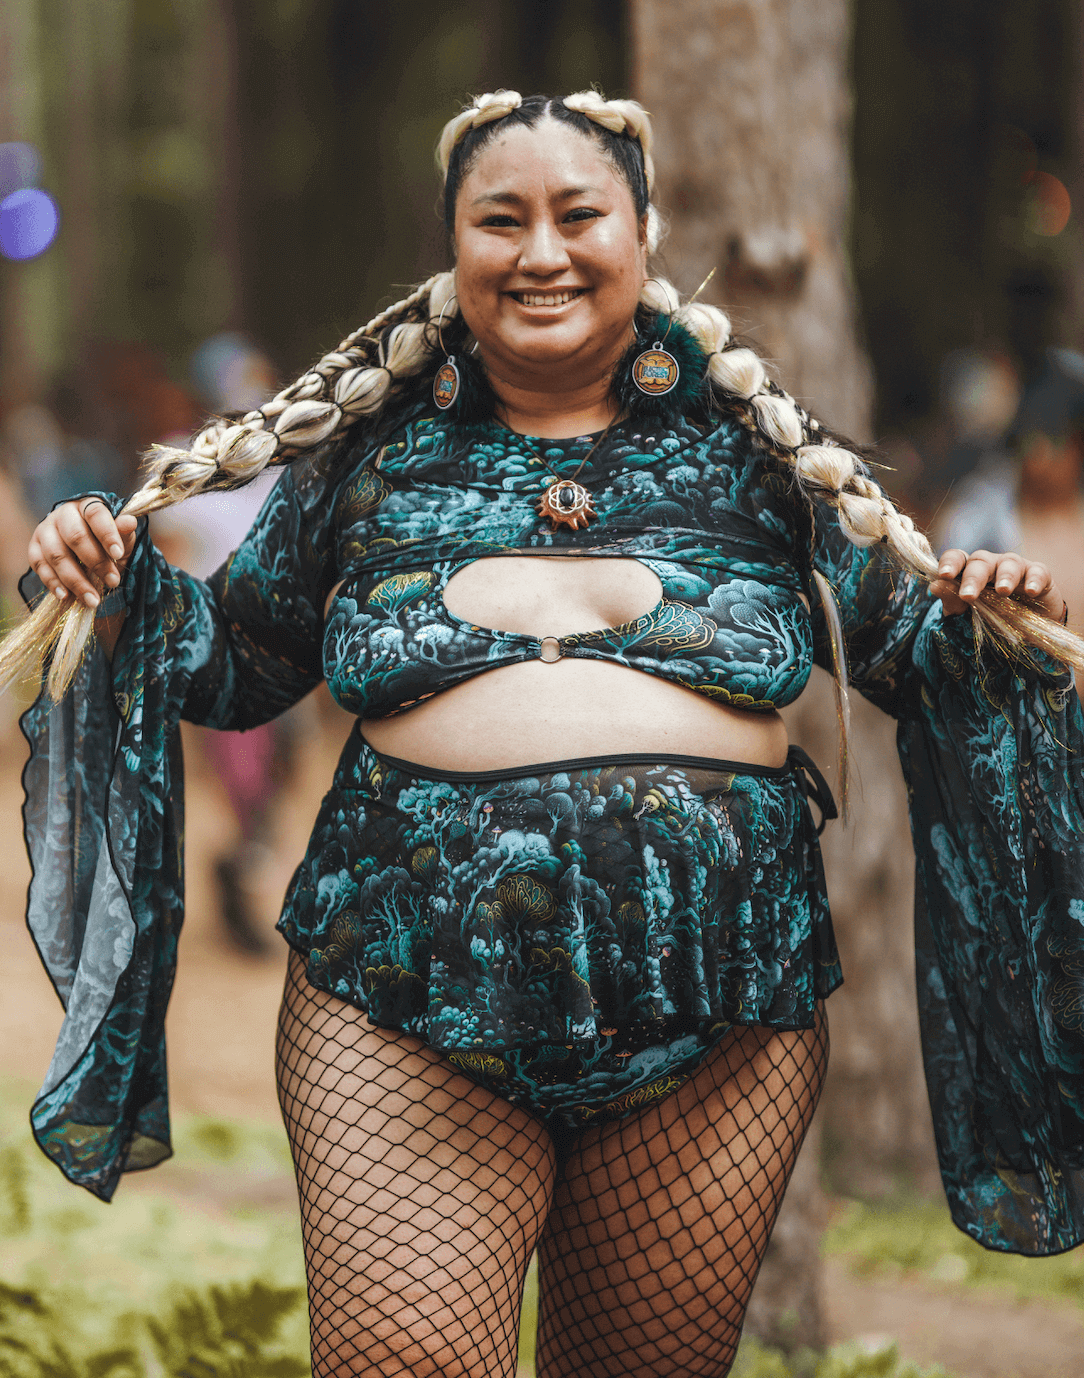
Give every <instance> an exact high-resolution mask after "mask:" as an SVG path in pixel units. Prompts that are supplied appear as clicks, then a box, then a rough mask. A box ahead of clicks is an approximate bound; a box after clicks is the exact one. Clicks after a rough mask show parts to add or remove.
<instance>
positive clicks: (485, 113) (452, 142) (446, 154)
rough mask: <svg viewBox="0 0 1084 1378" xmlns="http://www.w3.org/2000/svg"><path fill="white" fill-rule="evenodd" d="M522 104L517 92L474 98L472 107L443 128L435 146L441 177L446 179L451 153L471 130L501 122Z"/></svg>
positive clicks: (495, 92)
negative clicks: (496, 121)
mask: <svg viewBox="0 0 1084 1378" xmlns="http://www.w3.org/2000/svg"><path fill="white" fill-rule="evenodd" d="M522 104H523V97H522V96H521V95H520V93H519V92H518V91H487V92H486V93H485V95H483V96H475V98H474V104H473V105H471V106H470V107H469V108H468V109H466V110H464V111H463V113H462V114H460V115H457V116H456V117H455V119H454V120H449V121H448V123H447V124H446V125H445V126H444V132H443V133H442V134H441V136H440V143H438V144H437V167H438V168H439V169H440V174H441V176H442V177H447V175H448V163H449V162H450V160H451V156H452V151H453V150H454V148H455V146H456V144H458V143H459V142H460V141H461V140H462V139H464V138H466V136H467V134H469V133H470V131H471V130H472V129H478V128H479V127H480V126H481V125H483V124H490V123H491V122H492V121H493V120H503V119H504V117H505V115H510V114H511V113H512V111H513V110H518V109H519V107H520V106H521V105H522Z"/></svg>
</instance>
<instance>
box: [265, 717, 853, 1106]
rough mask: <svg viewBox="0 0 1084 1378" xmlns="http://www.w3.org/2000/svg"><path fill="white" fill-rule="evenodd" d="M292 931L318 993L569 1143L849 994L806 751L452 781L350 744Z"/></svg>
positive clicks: (544, 769) (299, 880)
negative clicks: (741, 1046) (749, 1037)
mask: <svg viewBox="0 0 1084 1378" xmlns="http://www.w3.org/2000/svg"><path fill="white" fill-rule="evenodd" d="M351 746H352V747H353V750H351V749H350V747H348V749H347V751H346V752H345V753H344V755H343V759H342V761H341V762H340V766H339V770H338V773H337V775H336V778H335V781H334V783H333V786H332V789H331V790H330V792H329V793H328V795H327V797H326V798H325V800H324V803H323V805H322V807H321V810H320V814H319V816H318V819H317V823H316V827H315V830H314V833H313V837H312V841H311V842H310V845H309V849H308V852H307V853H306V856H305V858H304V860H303V861H302V863H301V865H300V867H299V868H298V870H297V872H296V874H295V876H294V879H293V882H292V884H291V887H290V890H289V893H288V895H287V900H286V905H285V908H284V912H283V916H282V919H281V920H280V923H279V927H280V929H281V930H282V932H283V933H284V934H285V936H286V938H287V940H288V941H289V942H290V943H291V945H292V946H293V947H294V948H296V949H297V950H298V952H300V953H301V954H302V955H303V956H304V958H305V959H306V975H307V978H308V980H309V982H310V983H311V984H312V985H314V986H316V987H317V988H318V989H320V990H324V991H326V992H328V993H329V994H333V995H337V996H339V997H340V998H341V999H343V1000H346V1001H348V1002H350V1003H352V1004H354V1005H356V1006H358V1007H359V1008H360V1009H362V1010H364V1011H365V1012H366V1013H367V1014H368V1016H369V1018H370V1020H371V1021H372V1022H373V1023H375V1024H377V1025H379V1026H382V1027H385V1028H393V1029H400V1030H403V1031H404V1032H408V1033H413V1034H417V1035H420V1036H421V1037H423V1038H424V1039H426V1041H427V1042H428V1043H429V1044H430V1045H431V1046H433V1047H434V1048H436V1049H438V1050H440V1051H441V1052H442V1053H443V1054H444V1055H445V1056H446V1057H447V1058H448V1059H449V1060H450V1061H451V1062H452V1063H454V1064H455V1065H456V1066H457V1067H459V1068H460V1069H461V1070H462V1071H464V1072H466V1073H467V1074H469V1075H470V1076H471V1077H472V1078H474V1079H475V1080H476V1081H478V1082H480V1083H482V1084H484V1085H485V1086H487V1087H489V1088H490V1089H491V1090H493V1091H495V1092H497V1093H498V1094H500V1095H501V1096H502V1097H504V1098H505V1099H507V1100H509V1101H512V1102H514V1103H517V1104H520V1105H523V1106H524V1107H525V1108H527V1109H529V1110H531V1111H532V1112H533V1113H535V1114H537V1115H539V1116H540V1117H541V1118H543V1119H544V1120H546V1121H547V1122H549V1123H550V1124H551V1125H552V1126H553V1127H554V1128H557V1127H559V1126H560V1127H562V1128H563V1129H565V1130H568V1129H572V1128H573V1127H576V1126H581V1125H584V1124H587V1123H590V1122H592V1121H595V1120H598V1119H612V1118H619V1117H621V1116H623V1115H624V1114H627V1113H629V1112H630V1111H632V1110H635V1109H637V1108H638V1107H640V1106H644V1105H646V1104H648V1103H650V1102H651V1101H653V1100H658V1099H661V1098H662V1097H663V1096H665V1095H667V1094H668V1093H669V1092H670V1091H672V1090H674V1089H675V1088H676V1087H677V1086H679V1085H680V1084H681V1083H682V1081H684V1080H685V1079H686V1078H687V1077H688V1075H689V1074H690V1073H691V1072H692V1071H693V1070H694V1069H695V1068H696V1067H697V1065H698V1064H699V1063H700V1062H701V1061H702V1060H703V1058H704V1057H705V1056H706V1054H707V1052H708V1051H709V1050H710V1049H711V1048H713V1047H714V1046H715V1045H716V1044H717V1043H718V1042H719V1041H720V1039H721V1038H722V1037H723V1036H724V1035H725V1034H726V1032H727V1030H728V1029H729V1028H730V1027H731V1026H732V1025H734V1024H757V1025H765V1026H769V1027H771V1028H775V1029H810V1028H812V1027H813V1026H814V1007H815V1003H816V1001H818V1000H820V999H822V998H823V997H824V996H826V995H827V994H829V993H830V992H831V991H832V990H834V989H835V988H836V986H838V985H839V983H840V981H841V980H842V977H841V974H840V970H839V962H838V956H837V953H836V946H835V941H834V937H833V934H832V927H831V919H830V916H829V912H828V905H827V900H826V895H825V887H824V877H823V871H822V869H821V861H820V851H819V846H818V842H817V836H816V829H815V827H814V824H813V819H812V816H811V813H810V810H809V805H808V802H807V796H810V797H813V798H815V799H816V800H817V802H818V804H819V806H820V808H821V811H822V813H827V814H828V815H829V816H831V815H832V814H833V813H834V809H833V807H832V803H831V796H830V794H828V791H827V787H826V786H825V785H824V782H823V780H822V779H821V777H820V776H819V775H818V774H817V772H816V768H815V767H814V766H813V765H812V762H810V761H809V759H808V757H806V756H805V755H804V753H802V752H800V751H799V750H798V749H797V748H793V747H792V748H791V751H790V754H789V756H788V760H787V763H786V765H784V766H780V767H776V768H772V767H766V766H756V765H749V764H743V763H739V762H729V761H713V760H708V759H701V758H697V757H684V756H659V755H656V756H652V757H650V758H645V757H643V756H616V757H608V758H606V759H581V760H570V761H554V762H548V763H546V764H544V765H537V766H528V767H519V768H517V769H515V770H494V771H484V772H452V771H437V770H433V769H429V768H427V767H422V766H419V765H415V764H412V763H409V762H406V761H399V760H395V759H392V758H389V757H383V756H378V755H377V754H376V753H375V752H374V751H373V750H372V749H371V747H369V745H368V744H367V743H366V742H365V741H364V739H363V738H362V737H361V735H360V732H356V733H355V734H354V735H353V737H352V738H351Z"/></svg>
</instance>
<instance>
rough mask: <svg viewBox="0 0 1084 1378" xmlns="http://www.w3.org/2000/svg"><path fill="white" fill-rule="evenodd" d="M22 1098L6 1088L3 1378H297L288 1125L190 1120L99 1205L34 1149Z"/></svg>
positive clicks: (1, 1199) (301, 1348)
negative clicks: (148, 1165)
mask: <svg viewBox="0 0 1084 1378" xmlns="http://www.w3.org/2000/svg"><path fill="white" fill-rule="evenodd" d="M30 1099H31V1094H30V1092H29V1091H28V1090H27V1088H25V1087H13V1086H11V1085H4V1084H3V1083H2V1082H0V1378H304V1375H306V1374H307V1373H308V1371H309V1365H308V1324H307V1308H306V1306H305V1293H304V1267H303V1263H302V1255H301V1239H300V1229H299V1224H298V1218H297V1208H296V1204H295V1203H296V1196H295V1194H294V1187H293V1174H292V1169H291V1165H290V1158H289V1150H288V1148H287V1146H286V1143H285V1136H284V1134H283V1132H282V1129H281V1128H280V1127H279V1126H277V1125H276V1126H271V1125H262V1124H252V1125H249V1124H243V1123H241V1124H227V1123H223V1122H221V1121H217V1120H210V1119H204V1118H189V1119H185V1120H183V1121H182V1122H181V1124H180V1126H179V1127H178V1130H177V1134H176V1142H177V1147H178V1158H177V1159H174V1160H173V1161H172V1162H171V1163H166V1164H163V1165H162V1166H161V1167H158V1168H156V1169H155V1171H154V1172H153V1173H150V1174H147V1173H138V1174H133V1175H132V1176H130V1177H128V1178H126V1179H125V1181H124V1182H123V1183H122V1184H121V1186H120V1188H119V1190H118V1192H117V1195H116V1196H115V1198H114V1200H113V1202H112V1204H110V1205H106V1204H105V1203H103V1202H101V1201H98V1200H96V1199H95V1198H93V1197H91V1196H90V1195H88V1194H87V1193H85V1192H82V1191H80V1190H79V1189H78V1188H77V1187H73V1186H71V1185H70V1184H69V1183H68V1182H66V1181H65V1180H64V1178H63V1177H62V1176H61V1175H60V1173H58V1172H57V1170H56V1168H55V1167H54V1166H53V1165H52V1164H51V1163H50V1162H48V1160H47V1159H46V1158H45V1157H44V1156H43V1155H42V1154H41V1152H40V1151H39V1150H38V1149H37V1147H36V1146H35V1145H34V1143H33V1141H32V1140H31V1138H30V1135H29V1131H28V1129H27V1127H26V1107H27V1106H28V1105H29V1103H30ZM261 1200H262V1201H265V1202H270V1203H271V1204H270V1205H266V1204H265V1205H262V1206H261V1205H260V1204H258V1203H259V1202H260V1201H261Z"/></svg>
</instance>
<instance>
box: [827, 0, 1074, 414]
mask: <svg viewBox="0 0 1084 1378" xmlns="http://www.w3.org/2000/svg"><path fill="white" fill-rule="evenodd" d="M854 16H855V37H854V79H855V122H854V129H855V137H854V167H855V187H856V192H855V211H854V222H853V229H854V235H853V238H854V264H855V273H856V278H857V283H858V288H859V292H860V294H861V298H862V304H863V317H864V321H865V325H866V331H867V337H868V341H869V348H870V353H871V356H872V358H873V362H874V367H875V369H876V373H877V379H878V390H879V409H878V426H879V428H880V429H882V430H897V431H908V430H913V428H914V427H915V425H916V424H917V423H920V422H922V421H923V420H924V419H925V418H926V417H928V416H929V415H930V414H931V412H933V411H934V410H935V409H936V407H937V404H938V376H939V369H940V365H941V361H942V360H943V359H944V357H945V355H946V354H948V353H949V351H950V350H953V349H958V348H960V347H964V346H981V345H989V344H997V345H1002V346H1007V347H1008V348H1009V349H1010V350H1011V351H1012V352H1013V353H1014V354H1015V355H1017V356H1018V357H1019V358H1020V359H1021V360H1022V362H1023V364H1024V367H1025V368H1027V367H1028V366H1029V365H1030V364H1031V363H1032V362H1033V361H1034V359H1035V356H1036V355H1037V354H1038V353H1039V352H1041V350H1042V348H1043V346H1044V345H1047V344H1052V343H1064V344H1076V345H1077V346H1079V345H1080V344H1082V343H1084V336H1082V335H1081V333H1080V332H1081V327H1082V325H1084V321H1081V320H1080V319H1076V320H1074V319H1073V318H1072V313H1071V312H1070V313H1069V314H1067V313H1066V310H1065V306H1066V298H1067V294H1068V293H1069V292H1070V290H1071V288H1072V279H1073V276H1074V274H1079V269H1080V263H1081V252H1080V244H1081V239H1082V231H1081V228H1080V227H1081V224H1082V221H1081V219H1080V213H1081V209H1082V207H1084V202H1081V201H1080V200H1079V198H1078V201H1077V213H1076V215H1075V216H1074V218H1073V220H1072V222H1071V223H1070V225H1069V226H1068V227H1067V228H1066V229H1065V230H1064V231H1063V232H1061V233H1059V234H1050V233H1049V232H1042V231H1041V230H1040V229H1039V228H1038V227H1037V225H1036V220H1035V216H1034V195H1035V191H1036V187H1035V185H1034V183H1033V181H1030V180H1029V178H1030V177H1031V174H1033V173H1034V172H1035V171H1045V172H1048V173H1055V174H1058V175H1059V176H1061V177H1069V178H1070V179H1071V180H1073V179H1076V178H1077V173H1076V171H1075V168H1076V167H1077V166H1078V165H1079V164H1078V160H1075V159H1074V158H1073V157H1072V152H1073V147H1074V137H1073V133H1072V130H1073V116H1072V110H1073V101H1074V99H1077V97H1076V94H1075V93H1076V92H1078V91H1079V88H1080V82H1081V57H1082V55H1084V49H1082V46H1081V36H1080V20H1079V0H954V3H953V4H951V5H945V4H938V3H937V2H936V0H862V3H861V4H857V5H855V7H854ZM1074 185H1075V186H1076V187H1077V189H1078V191H1079V190H1080V184H1079V181H1078V180H1074ZM1047 230H1049V227H1047Z"/></svg>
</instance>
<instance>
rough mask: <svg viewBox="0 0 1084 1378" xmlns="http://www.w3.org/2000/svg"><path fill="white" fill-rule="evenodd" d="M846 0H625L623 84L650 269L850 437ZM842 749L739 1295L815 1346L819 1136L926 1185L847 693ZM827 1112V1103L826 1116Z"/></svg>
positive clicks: (897, 929)
mask: <svg viewBox="0 0 1084 1378" xmlns="http://www.w3.org/2000/svg"><path fill="white" fill-rule="evenodd" d="M849 25H850V17H849V6H848V3H847V0H819V3H817V4H810V3H809V0H712V2H711V3H705V0H632V5H631V37H632V85H633V92H634V94H635V95H636V97H637V98H638V99H639V100H641V101H642V102H643V103H644V104H645V105H646V106H647V108H648V109H649V110H650V111H651V113H652V115H653V117H654V126H655V130H656V134H657V148H656V164H657V167H658V173H659V186H658V188H657V199H658V202H659V204H660V205H661V207H662V208H663V209H664V211H667V212H668V213H669V217H670V224H671V229H670V235H669V238H668V241H667V243H666V244H665V245H664V252H663V255H662V258H663V260H664V263H663V266H664V267H665V268H666V270H667V271H668V273H669V275H670V276H671V277H672V278H673V280H674V281H675V282H676V283H677V285H678V286H679V288H680V289H681V290H682V291H684V292H686V293H688V292H691V291H693V290H694V289H695V288H696V287H697V286H698V285H699V283H700V282H701V281H702V280H703V279H704V277H705V276H706V275H707V274H708V272H709V271H710V270H711V269H712V268H716V269H717V273H716V277H715V279H714V280H713V282H712V283H711V285H710V287H709V288H708V289H707V293H706V296H707V299H709V300H713V301H715V302H716V303H718V304H719V305H721V306H723V307H724V308H725V309H726V310H727V311H728V312H729V313H730V315H731V319H732V320H733V322H734V326H735V330H736V331H737V332H738V333H739V334H743V335H745V336H746V338H747V339H748V341H749V342H750V343H751V344H752V345H753V347H754V348H756V349H757V351H758V352H759V353H760V355H761V356H762V357H763V358H765V359H767V360H770V361H772V362H773V363H774V364H775V365H776V367H777V369H778V375H779V377H780V379H781V380H782V381H783V382H784V384H785V386H786V387H787V388H788V390H789V391H790V392H792V393H793V394H794V395H795V396H796V397H798V398H799V400H801V401H802V402H803V403H805V404H806V405H807V406H809V408H810V409H811V410H813V411H814V412H815V413H816V414H817V415H818V416H820V417H821V418H823V420H825V421H826V422H828V423H829V424H831V425H832V426H834V427H835V428H836V429H838V430H840V431H842V432H843V433H845V434H848V435H851V436H854V437H855V438H856V439H857V440H859V441H864V440H867V439H868V438H869V434H870V417H871V407H872V399H873V386H872V379H871V374H870V368H869V365H868V363H867V360H866V357H865V354H864V352H863V349H862V346H861V343H860V338H859V329H858V324H857V307H856V302H855V295H854V291H853V287H852V282H851V277H850V270H849V264H848V258H847V249H846V242H847V216H848V202H849V193H850V167H849V162H850V157H849V151H850V94H849V74H848V52H849V36H850V31H849ZM852 697H853V698H854V700H855V702H854V706H853V714H854V717H853V725H852V739H851V745H852V756H853V758H854V759H856V760H857V762H858V765H859V770H860V772H861V775H862V776H863V777H864V778H865V779H866V780H867V781H868V782H869V785H868V786H867V789H866V791H865V795H866V797H865V799H863V797H862V794H861V791H860V790H857V789H856V791H855V798H854V799H853V805H854V808H853V812H854V816H855V821H854V824H853V825H852V826H851V827H848V828H846V829H844V828H843V827H841V826H840V825H839V824H836V825H834V826H833V827H830V828H829V830H828V832H827V833H826V836H825V839H824V842H825V863H826V870H827V871H828V878H829V892H830V895H831V899H832V910H833V915H834V918H835V922H836V928H837V934H838V937H839V941H840V948H841V952H842V956H843V962H844V970H845V972H846V973H847V979H848V982H849V985H848V986H847V987H845V988H844V990H843V991H841V992H840V993H839V994H838V995H836V996H835V997H833V1000H832V1002H831V1006H830V1016H831V1032H832V1040H833V1061H834V1066H833V1067H832V1069H831V1070H830V1072H829V1086H828V1089H827V1091H826V1095H825V1105H824V1111H823V1112H822V1113H821V1114H820V1115H819V1116H818V1118H817V1120H816V1121H815V1122H814V1128H813V1130H812V1131H811V1134H810V1140H809V1141H808V1142H807V1146H806V1149H805V1151H804V1153H803V1154H802V1157H801V1158H800V1160H799V1164H798V1168H797V1171H796V1173H795V1176H794V1179H793V1181H792V1183H791V1187H790V1189H789V1191H788V1194H787V1198H786V1203H785V1205H784V1208H783V1211H782V1214H781V1216H780V1219H779V1223H778V1225H777V1227H776V1230H775V1234H774V1236H773V1239H772V1243H771V1246H770V1248H769V1251H768V1256H767V1259H766V1261H765V1264H764V1267H763V1269H762V1272H761V1275H760V1279H759V1281H758V1283H757V1286H756V1289H755V1291H754V1295H753V1301H752V1304H751V1306H750V1310H749V1316H748V1320H747V1326H748V1329H749V1330H750V1331H751V1332H752V1333H754V1334H757V1335H758V1336H760V1337H761V1338H762V1339H765V1340H767V1341H769V1342H771V1343H774V1344H779V1345H781V1346H783V1347H784V1348H786V1349H789V1350H795V1349H797V1348H799V1347H801V1346H803V1345H811V1346H813V1347H819V1346H820V1345H821V1344H822V1342H823V1339H824V1334H823V1326H822V1321H821V1310H820V1302H819V1273H820V1268H819V1254H818V1246H819V1238H820V1233H821V1229H822V1226H823V1221H824V1214H825V1200H824V1196H823V1193H822V1189H821V1185H820V1173H819V1165H820V1153H819V1149H820V1138H821V1133H822V1129H826V1131H827V1135H828V1138H829V1142H830V1144H831V1147H832V1149H833V1158H834V1159H835V1161H836V1162H838V1163H839V1164H840V1165H841V1166H842V1167H843V1171H844V1174H845V1176H846V1177H847V1178H848V1180H850V1181H852V1182H854V1183H855V1184H856V1185H857V1186H858V1187H860V1188H865V1189H869V1188H871V1187H872V1188H873V1189H876V1187H877V1186H878V1185H880V1184H881V1183H882V1182H883V1181H884V1179H885V1175H886V1172H887V1171H888V1170H889V1169H890V1168H893V1167H898V1166H900V1165H901V1163H902V1164H903V1165H905V1166H907V1167H909V1168H910V1169H911V1171H912V1173H913V1175H917V1176H919V1177H922V1178H923V1179H924V1180H928V1179H929V1164H930V1161H931V1148H930V1137H929V1128H928V1125H929V1112H928V1108H927V1106H926V1100H925V1092H924V1087H923V1083H922V1076H921V1067H920V1061H919V1050H918V1037H917V1021H916V1019H915V1015H914V1005H915V1001H914V988H913V975H912V972H913V957H912V955H911V951H910V934H911V894H912V890H911V886H912V872H913V862H912V860H911V849H910V834H909V829H908V823H907V813H906V799H905V794H904V789H903V784H902V780H901V779H900V772H899V766H898V762H897V760H896V752H895V746H894V737H893V725H892V723H891V722H890V721H889V720H888V719H887V718H885V717H884V715H882V714H881V713H879V712H878V711H877V710H875V709H873V708H871V707H870V706H869V705H867V704H865V703H864V701H862V700H860V699H859V698H858V696H857V695H853V696H852ZM788 725H789V727H790V730H791V734H792V737H793V738H794V739H795V740H797V741H799V742H802V743H803V744H804V745H806V749H807V750H810V751H811V754H813V755H814V756H815V758H816V759H818V760H819V761H820V762H821V763H822V765H823V766H825V767H829V765H830V763H831V762H832V761H833V760H834V758H835V754H836V749H835V711H834V704H833V696H832V691H831V685H830V682H829V680H828V677H827V676H826V675H824V674H823V673H822V672H820V671H816V672H815V679H814V682H813V683H812V684H811V686H810V688H809V689H808V690H807V691H806V693H805V695H803V698H802V700H801V703H800V704H799V705H796V706H795V708H794V710H792V711H791V713H790V714H789V723H788ZM825 1112H827V1113H825Z"/></svg>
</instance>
